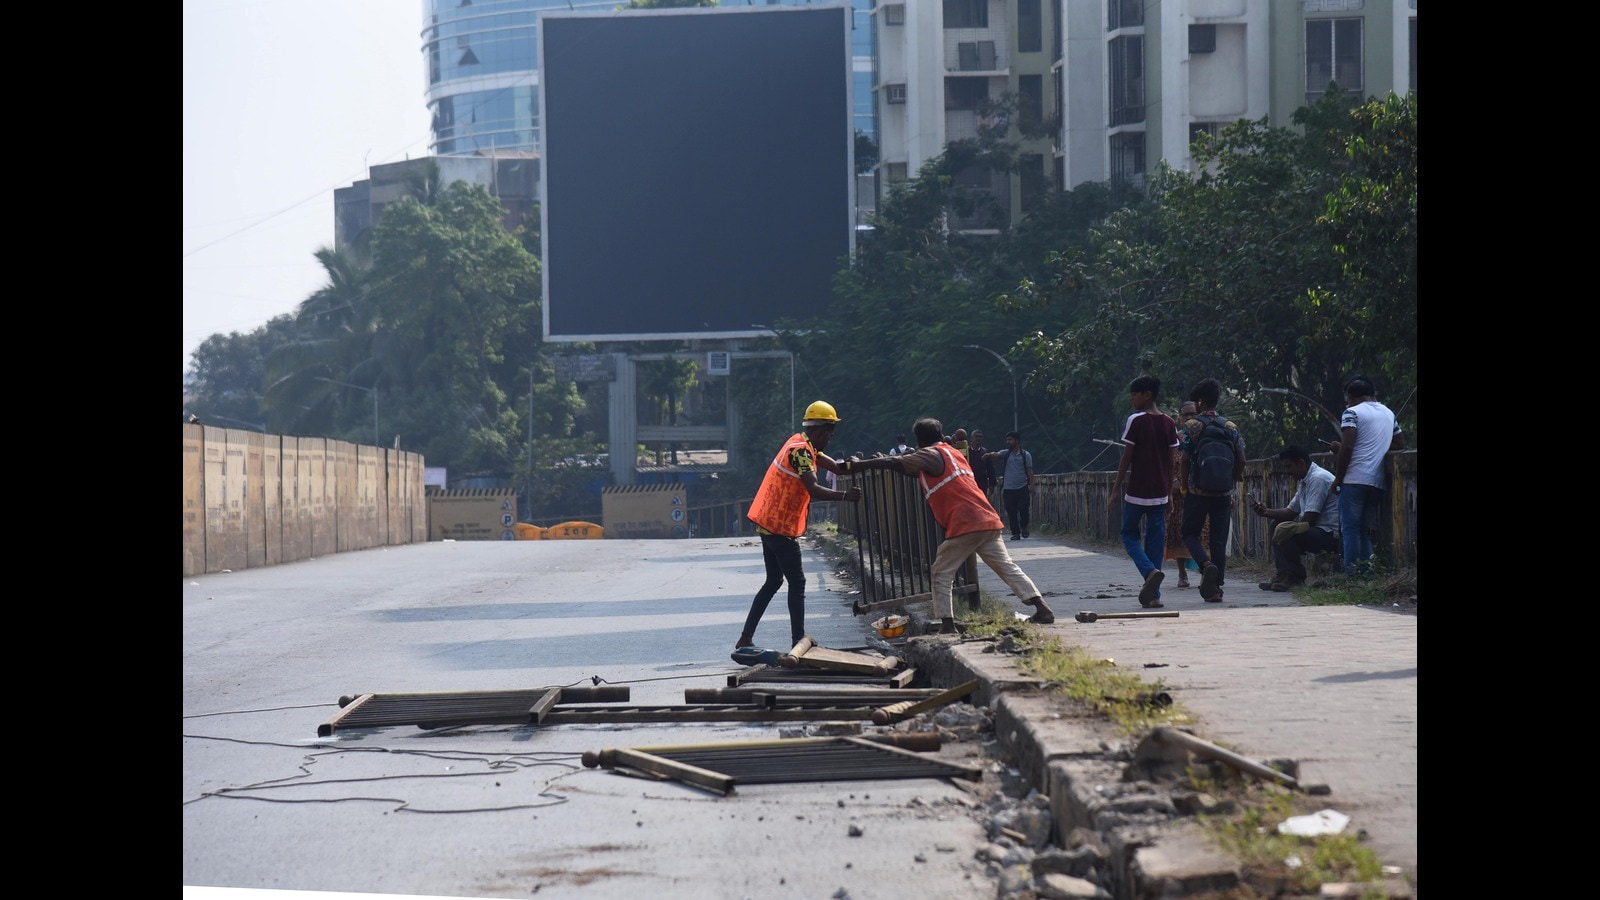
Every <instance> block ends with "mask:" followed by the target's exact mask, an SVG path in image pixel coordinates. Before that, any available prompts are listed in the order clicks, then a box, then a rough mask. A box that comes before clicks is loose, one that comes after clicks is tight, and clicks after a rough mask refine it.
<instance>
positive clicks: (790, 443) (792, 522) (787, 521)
mask: <svg viewBox="0 0 1600 900" xmlns="http://www.w3.org/2000/svg"><path fill="white" fill-rule="evenodd" d="M800 447H806V448H810V449H811V456H812V458H813V459H815V458H816V455H817V451H816V450H815V448H812V447H811V440H810V438H807V437H806V436H805V434H804V433H803V432H802V433H798V434H795V435H794V436H793V437H791V438H789V440H787V441H785V442H784V444H783V449H781V450H779V451H778V455H777V456H775V457H773V459H772V466H771V468H769V469H767V474H766V475H765V476H763V477H762V479H761V487H760V488H758V489H757V490H756V497H755V499H754V500H752V501H750V511H749V512H748V513H746V514H745V518H747V519H749V520H750V521H752V522H754V523H756V524H757V525H760V526H761V527H762V528H765V529H766V530H768V531H770V532H772V533H773V534H781V535H784V536H785V537H799V536H800V535H802V534H805V532H806V513H807V512H809V511H810V509H811V492H810V491H807V490H806V483H805V482H804V481H801V480H800V473H799V472H797V471H795V470H794V469H792V468H790V463H789V454H790V453H791V452H793V451H794V450H795V449H797V448H800ZM995 527H996V528H998V527H1000V526H998V525H997V526H995Z"/></svg>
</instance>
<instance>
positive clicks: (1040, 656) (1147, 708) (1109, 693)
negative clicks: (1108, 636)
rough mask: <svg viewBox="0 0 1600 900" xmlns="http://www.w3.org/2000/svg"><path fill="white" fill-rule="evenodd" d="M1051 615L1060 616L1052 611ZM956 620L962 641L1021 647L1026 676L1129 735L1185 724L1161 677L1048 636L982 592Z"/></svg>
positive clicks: (1186, 718) (1182, 711)
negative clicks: (1009, 640)
mask: <svg viewBox="0 0 1600 900" xmlns="http://www.w3.org/2000/svg"><path fill="white" fill-rule="evenodd" d="M1056 615H1057V616H1058V617H1059V616H1060V615H1061V612H1060V611H1059V610H1057V612H1056ZM961 620H962V622H963V623H964V624H965V625H966V626H967V637H995V638H998V637H1000V636H1002V635H1010V636H1012V637H1013V639H1015V640H1016V642H1017V644H1018V645H1019V646H1020V647H1021V648H1022V651H1023V654H1022V655H1023V660H1022V663H1021V666H1020V668H1021V669H1022V671H1023V672H1024V673H1025V674H1027V675H1030V676H1032V677H1034V678H1038V679H1040V680H1043V681H1045V682H1048V683H1049V689H1050V690H1051V691H1052V692H1053V693H1056V694H1060V695H1061V696H1064V697H1069V698H1071V699H1073V700H1076V701H1078V702H1080V703H1083V704H1085V705H1087V706H1088V707H1089V708H1091V709H1093V710H1095V711H1096V712H1099V713H1101V714H1103V715H1105V716H1106V717H1107V718H1109V719H1111V721H1113V722H1115V723H1117V725H1118V726H1120V727H1121V728H1122V729H1123V731H1125V732H1127V733H1128V734H1130V735H1131V734H1137V733H1139V732H1142V731H1148V730H1149V729H1151V728H1154V727H1155V726H1157V725H1177V724H1182V723H1185V722H1188V721H1190V718H1189V714H1188V713H1187V712H1186V711H1185V710H1184V709H1183V707H1182V706H1181V705H1180V704H1178V703H1170V704H1168V703H1167V701H1168V700H1169V699H1170V698H1168V697H1167V696H1166V687H1165V685H1164V684H1163V683H1162V682H1161V680H1160V679H1157V680H1155V681H1146V680H1144V679H1143V678H1141V677H1139V675H1138V674H1137V673H1134V672H1130V671H1128V670H1126V669H1121V668H1118V667H1117V665H1116V663H1115V662H1113V661H1111V660H1108V659H1099V658H1096V657H1094V656H1092V655H1090V654H1089V653H1088V651H1086V650H1084V649H1083V648H1082V647H1074V646H1070V645H1068V644H1065V643H1063V642H1062V641H1061V639H1060V638H1056V637H1050V636H1048V635H1046V634H1045V632H1044V631H1042V630H1041V629H1040V628H1039V626H1036V625H1030V624H1028V623H1026V622H1023V621H1022V620H1020V619H1018V618H1017V617H1016V612H1015V611H1014V610H1013V609H1012V608H1011V607H1010V606H1009V605H1007V604H1004V603H1000V602H997V601H996V600H995V599H994V598H992V597H990V596H988V595H987V594H984V595H982V597H981V599H980V601H979V606H978V609H977V610H976V611H968V612H967V613H966V614H965V615H963V616H961Z"/></svg>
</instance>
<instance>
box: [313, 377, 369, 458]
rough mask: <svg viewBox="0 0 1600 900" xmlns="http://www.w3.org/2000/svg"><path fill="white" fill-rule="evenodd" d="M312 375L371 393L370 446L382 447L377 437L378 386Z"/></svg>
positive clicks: (321, 379)
mask: <svg viewBox="0 0 1600 900" xmlns="http://www.w3.org/2000/svg"><path fill="white" fill-rule="evenodd" d="M312 377H313V378H315V379H316V380H318V381H326V382H327V383H329V384H337V385H339V386H340V387H347V388H355V389H356V390H358V391H366V392H367V393H369V394H371V395H372V446H374V447H382V446H383V442H382V441H380V440H379V439H378V386H377V385H373V386H372V387H365V386H363V385H359V384H351V383H350V382H348V381H335V380H334V379H332V378H323V377H322V376H321V375H313V376H312Z"/></svg>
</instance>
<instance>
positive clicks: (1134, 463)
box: [1106, 375, 1181, 609]
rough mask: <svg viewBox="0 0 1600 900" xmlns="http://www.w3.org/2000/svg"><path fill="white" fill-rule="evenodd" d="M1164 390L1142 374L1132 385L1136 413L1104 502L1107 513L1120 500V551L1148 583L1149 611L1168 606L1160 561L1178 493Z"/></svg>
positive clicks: (1173, 433)
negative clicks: (1161, 403)
mask: <svg viewBox="0 0 1600 900" xmlns="http://www.w3.org/2000/svg"><path fill="white" fill-rule="evenodd" d="M1160 392H1161V379H1159V378H1157V377H1155V376H1154V375H1140V376H1139V377H1138V378H1135V379H1134V380H1133V381H1132V382H1130V383H1129V384H1128V402H1129V403H1131V404H1133V414H1132V415H1130V416H1128V420H1127V422H1125V423H1124V424H1123V426H1122V459H1121V460H1119V461H1118V462H1117V480H1116V482H1114V483H1113V484H1112V485H1111V496H1110V497H1107V498H1106V513H1107V514H1108V515H1110V514H1114V513H1115V512H1116V507H1117V502H1118V501H1119V500H1120V501H1121V502H1122V547H1123V549H1124V550H1126V551H1128V558H1129V559H1131V560H1133V564H1134V566H1135V567H1136V568H1137V569H1138V570H1139V577H1140V578H1142V579H1144V584H1143V585H1141V586H1140V588H1139V605H1140V606H1143V607H1146V608H1148V609H1158V608H1160V607H1162V606H1164V605H1165V604H1163V603H1162V602H1161V579H1163V578H1165V577H1166V575H1165V573H1163V572H1162V571H1161V561H1162V558H1163V557H1164V556H1165V555H1166V549H1167V501H1168V498H1170V497H1171V496H1172V493H1173V490H1174V488H1173V483H1172V462H1173V455H1174V454H1175V453H1176V452H1177V450H1178V426H1177V425H1176V424H1174V423H1173V421H1172V419H1171V418H1170V417H1169V416H1167V415H1166V414H1164V413H1162V412H1161V411H1160V410H1158V409H1156V395H1157V394H1159V393H1160ZM1130 470H1131V471H1130ZM1124 478H1126V479H1127V482H1128V494H1127V496H1126V497H1124V496H1123V495H1122V482H1123V479H1124ZM1141 519H1142V520H1143V522H1144V527H1143V528H1140V520H1141ZM1141 532H1142V533H1141ZM1180 565H1181V563H1180Z"/></svg>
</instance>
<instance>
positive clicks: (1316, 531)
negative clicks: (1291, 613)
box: [1250, 446, 1339, 592]
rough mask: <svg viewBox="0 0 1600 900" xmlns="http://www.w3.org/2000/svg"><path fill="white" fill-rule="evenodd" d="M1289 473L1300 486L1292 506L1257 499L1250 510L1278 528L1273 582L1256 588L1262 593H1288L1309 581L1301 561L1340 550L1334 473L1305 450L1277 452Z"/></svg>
mask: <svg viewBox="0 0 1600 900" xmlns="http://www.w3.org/2000/svg"><path fill="white" fill-rule="evenodd" d="M1278 458H1279V459H1281V460H1283V461H1284V463H1286V464H1287V465H1286V467H1287V468H1288V470H1289V473H1290V474H1291V475H1293V476H1294V477H1295V479H1296V480H1298V481H1299V482H1300V484H1299V485H1298V487H1297V488H1296V489H1295V492H1294V497H1293V498H1292V499H1291V500H1290V501H1289V505H1288V506H1286V507H1283V508H1282V509H1273V508H1270V507H1268V506H1267V505H1266V504H1265V503H1263V502H1261V498H1259V497H1257V498H1255V499H1253V500H1251V501H1250V508H1251V510H1253V511H1254V512H1255V514H1256V515H1258V516H1260V517H1261V518H1263V519H1270V520H1272V521H1274V522H1277V523H1278V525H1277V527H1276V528H1274V529H1273V531H1272V561H1273V562H1274V563H1275V564H1276V569H1277V571H1276V572H1274V573H1273V575H1272V580H1270V581H1263V582H1261V583H1260V584H1258V585H1256V586H1257V587H1259V588H1261V589H1262V590H1263V591H1280V592H1281V591H1287V590H1289V589H1290V588H1292V587H1294V586H1295V585H1297V584H1303V583H1304V582H1305V580H1306V567H1305V565H1304V564H1303V563H1302V562H1301V561H1300V556H1301V555H1302V554H1305V553H1321V552H1323V551H1324V550H1333V549H1336V548H1337V547H1338V546H1339V495H1337V494H1335V493H1334V492H1333V473H1332V472H1329V471H1328V470H1327V469H1324V468H1323V467H1321V466H1319V465H1317V464H1316V463H1314V462H1312V461H1311V454H1309V453H1307V452H1306V451H1305V449H1304V448H1302V447H1297V446H1288V447H1285V448H1283V449H1282V450H1280V451H1278Z"/></svg>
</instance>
